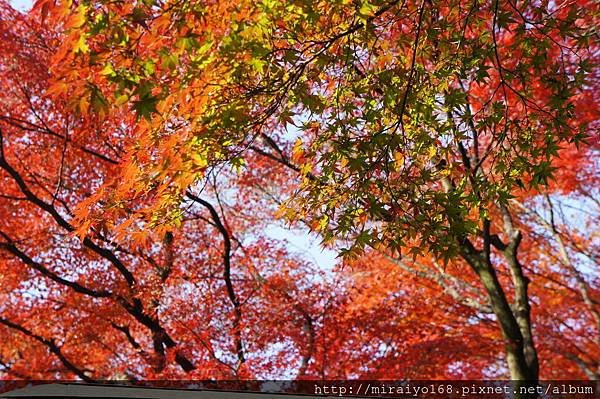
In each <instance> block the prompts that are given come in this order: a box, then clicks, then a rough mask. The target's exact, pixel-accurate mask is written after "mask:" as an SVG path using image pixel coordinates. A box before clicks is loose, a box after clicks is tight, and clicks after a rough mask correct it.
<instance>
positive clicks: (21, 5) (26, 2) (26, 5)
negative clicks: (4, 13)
mask: <svg viewBox="0 0 600 399" xmlns="http://www.w3.org/2000/svg"><path fill="white" fill-rule="evenodd" d="M9 3H10V5H11V6H12V7H13V8H14V9H16V10H19V11H23V12H27V11H29V10H30V9H31V7H32V6H33V0H11V1H9Z"/></svg>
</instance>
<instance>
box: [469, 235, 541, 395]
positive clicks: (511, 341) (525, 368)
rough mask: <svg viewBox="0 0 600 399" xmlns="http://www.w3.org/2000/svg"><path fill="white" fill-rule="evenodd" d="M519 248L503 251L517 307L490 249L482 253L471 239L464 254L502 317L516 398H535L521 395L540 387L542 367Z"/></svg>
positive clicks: (495, 312)
mask: <svg viewBox="0 0 600 399" xmlns="http://www.w3.org/2000/svg"><path fill="white" fill-rule="evenodd" d="M519 240H520V238H519ZM511 242H512V241H511ZM516 246H518V241H515V245H514V247H513V248H511V247H510V245H507V246H505V248H504V251H503V254H504V256H505V257H506V258H507V261H508V263H509V266H510V268H511V274H512V277H513V284H514V285H515V305H514V307H513V308H511V306H510V305H509V303H508V300H507V298H506V294H505V292H504V289H503V288H502V286H501V284H500V282H499V281H498V276H497V274H496V271H495V269H494V267H493V266H492V264H491V261H490V257H489V252H488V251H489V249H488V250H487V251H486V250H484V251H478V250H477V249H475V247H474V246H473V245H472V244H471V243H470V242H469V241H468V240H465V241H464V242H462V243H461V255H462V257H463V258H464V259H465V260H466V261H467V263H468V264H469V265H470V266H471V267H472V268H473V270H474V271H475V272H476V273H477V275H478V276H479V279H480V280H481V283H482V284H483V287H484V288H485V290H486V292H487V294H488V297H489V300H490V305H491V307H492V311H493V312H494V314H495V315H496V317H497V318H498V324H499V326H500V330H501V332H502V337H503V339H504V342H505V350H506V362H507V366H508V370H509V372H510V379H511V380H512V381H513V383H514V387H515V391H516V393H515V396H514V397H515V398H534V397H537V394H529V393H524V394H520V392H519V391H520V390H521V389H523V388H529V387H534V386H536V385H537V383H538V379H539V366H538V359H537V352H536V349H535V346H534V342H533V336H532V333H531V320H530V311H529V310H530V308H529V302H528V297H527V283H528V281H527V279H526V278H525V276H524V275H523V273H522V268H521V265H520V264H519V263H518V261H516ZM511 262H512V263H511Z"/></svg>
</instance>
